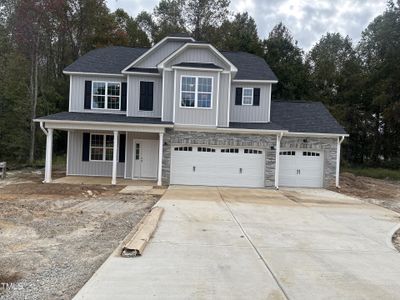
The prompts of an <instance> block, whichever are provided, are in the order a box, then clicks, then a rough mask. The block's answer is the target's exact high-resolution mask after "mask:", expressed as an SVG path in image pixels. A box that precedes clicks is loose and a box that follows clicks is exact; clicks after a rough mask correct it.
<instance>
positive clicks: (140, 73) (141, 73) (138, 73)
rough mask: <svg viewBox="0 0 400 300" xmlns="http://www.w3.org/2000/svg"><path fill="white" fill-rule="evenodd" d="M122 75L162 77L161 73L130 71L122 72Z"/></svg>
mask: <svg viewBox="0 0 400 300" xmlns="http://www.w3.org/2000/svg"><path fill="white" fill-rule="evenodd" d="M122 74H126V75H143V76H158V77H160V76H161V74H160V73H145V72H130V71H122Z"/></svg>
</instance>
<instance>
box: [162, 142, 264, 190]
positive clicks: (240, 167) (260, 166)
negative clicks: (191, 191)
mask: <svg viewBox="0 0 400 300" xmlns="http://www.w3.org/2000/svg"><path fill="white" fill-rule="evenodd" d="M192 148H193V151H191V152H189V151H175V150H174V147H173V148H172V154H171V179H170V181H171V184H190V185H211V186H245V187H262V186H264V162H265V159H264V152H263V151H262V152H261V153H262V154H254V153H251V154H249V153H244V150H243V149H239V148H236V149H238V153H227V152H221V149H224V148H218V147H213V149H215V152H199V151H197V148H195V147H192ZM193 167H194V168H193Z"/></svg>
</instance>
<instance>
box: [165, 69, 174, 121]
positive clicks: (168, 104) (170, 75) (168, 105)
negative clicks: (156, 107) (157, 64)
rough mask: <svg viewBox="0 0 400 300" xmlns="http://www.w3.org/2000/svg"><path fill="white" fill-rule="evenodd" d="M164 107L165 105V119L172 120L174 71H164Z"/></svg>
mask: <svg viewBox="0 0 400 300" xmlns="http://www.w3.org/2000/svg"><path fill="white" fill-rule="evenodd" d="M163 92H164V107H163V116H162V119H163V121H170V122H171V121H172V114H173V108H174V72H173V71H165V72H164V87H163Z"/></svg>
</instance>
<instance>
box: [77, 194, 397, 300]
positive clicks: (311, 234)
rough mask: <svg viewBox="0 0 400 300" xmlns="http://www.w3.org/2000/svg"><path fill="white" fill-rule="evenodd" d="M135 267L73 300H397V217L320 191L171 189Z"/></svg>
mask: <svg viewBox="0 0 400 300" xmlns="http://www.w3.org/2000/svg"><path fill="white" fill-rule="evenodd" d="M158 205H159V206H162V207H164V208H165V213H164V215H163V216H162V218H161V222H160V224H159V227H158V229H157V231H156V233H155V236H154V238H153V239H152V240H151V242H150V244H149V245H148V247H147V248H146V250H145V252H144V255H143V256H142V257H137V258H121V257H117V256H111V257H110V258H109V259H108V260H107V261H106V262H105V263H104V265H103V266H102V267H101V268H100V269H99V270H98V272H97V273H96V274H95V275H94V276H93V277H92V278H91V279H90V280H89V282H88V283H87V284H86V285H85V286H84V288H83V289H82V290H81V291H80V292H79V293H78V295H77V296H76V297H75V299H150V298H151V299H285V298H288V299H396V298H398V295H400V281H399V278H400V254H399V253H398V252H397V251H396V250H394V248H393V247H391V243H390V234H391V232H392V231H393V230H394V229H395V227H396V226H398V225H399V215H397V214H396V213H394V212H391V211H389V210H386V209H383V208H380V207H377V206H373V205H369V204H365V203H363V202H361V201H359V200H356V199H354V198H350V197H346V196H343V195H340V194H337V193H333V192H329V191H325V190H311V189H309V190H308V189H303V190H302V189H296V190H283V191H279V192H278V191H273V190H265V189H233V188H201V187H197V188H191V187H171V188H170V189H169V190H168V191H167V192H166V193H165V195H164V196H163V198H162V199H161V200H160V202H159V203H158Z"/></svg>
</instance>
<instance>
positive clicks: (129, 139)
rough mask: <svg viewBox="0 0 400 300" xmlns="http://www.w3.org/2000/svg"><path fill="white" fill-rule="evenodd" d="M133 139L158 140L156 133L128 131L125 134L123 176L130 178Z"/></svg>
mask: <svg viewBox="0 0 400 300" xmlns="http://www.w3.org/2000/svg"><path fill="white" fill-rule="evenodd" d="M135 139H140V140H158V134H157V133H145V132H128V133H127V135H126V148H125V149H126V150H125V163H126V169H125V176H124V177H125V178H132V172H133V169H132V168H133V159H134V156H133V141H134V140H135Z"/></svg>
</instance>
